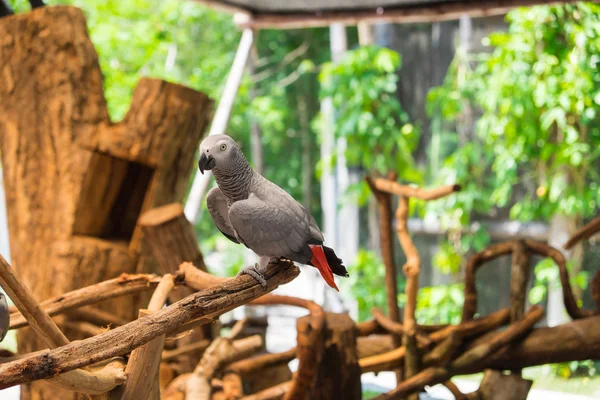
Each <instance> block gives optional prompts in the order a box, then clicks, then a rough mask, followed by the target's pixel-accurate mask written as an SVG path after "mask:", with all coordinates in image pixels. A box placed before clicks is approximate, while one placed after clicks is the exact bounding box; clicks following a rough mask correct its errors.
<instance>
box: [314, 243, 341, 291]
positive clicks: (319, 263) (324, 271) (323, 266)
mask: <svg viewBox="0 0 600 400" xmlns="http://www.w3.org/2000/svg"><path fill="white" fill-rule="evenodd" d="M310 250H311V251H312V259H311V260H310V263H311V264H312V265H314V266H315V267H317V269H318V270H319V272H320V273H321V276H322V277H323V279H325V282H327V284H328V285H329V286H330V287H332V288H334V289H335V290H337V291H338V292H339V291H340V289H338V287H337V285H336V284H335V280H334V279H333V272H332V270H331V267H330V266H329V263H328V262H327V257H326V256H325V252H324V251H323V246H319V245H310Z"/></svg>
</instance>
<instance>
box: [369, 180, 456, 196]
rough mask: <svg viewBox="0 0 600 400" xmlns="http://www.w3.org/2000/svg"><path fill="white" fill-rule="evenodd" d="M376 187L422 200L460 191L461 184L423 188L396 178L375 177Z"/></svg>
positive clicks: (397, 194) (390, 192)
mask: <svg viewBox="0 0 600 400" xmlns="http://www.w3.org/2000/svg"><path fill="white" fill-rule="evenodd" d="M373 184H374V187H375V188H376V189H377V190H379V191H381V192H384V193H389V194H394V195H396V196H400V197H413V198H415V199H421V200H436V199H440V198H442V197H445V196H448V195H449V194H451V193H454V192H458V191H460V185H447V186H440V187H438V188H435V189H421V188H415V187H413V186H406V185H401V184H399V183H398V182H395V180H390V179H383V178H375V179H374V180H373Z"/></svg>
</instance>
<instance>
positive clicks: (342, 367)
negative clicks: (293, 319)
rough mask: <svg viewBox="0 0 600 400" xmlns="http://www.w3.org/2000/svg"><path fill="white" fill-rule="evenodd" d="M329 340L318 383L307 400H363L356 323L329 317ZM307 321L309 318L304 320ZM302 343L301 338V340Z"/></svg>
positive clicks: (341, 317)
mask: <svg viewBox="0 0 600 400" xmlns="http://www.w3.org/2000/svg"><path fill="white" fill-rule="evenodd" d="M325 315H326V317H325V331H324V335H325V337H326V340H325V346H324V349H323V350H324V352H323V355H322V357H321V362H320V363H319V364H318V365H315V366H313V367H314V368H316V369H317V373H316V380H315V382H314V384H313V386H312V387H311V389H310V391H309V392H308V393H307V394H306V395H305V397H304V398H305V399H311V400H312V399H314V400H328V399H334V398H339V399H347V400H353V399H355V400H360V399H361V398H362V392H361V384H360V374H361V371H360V367H359V365H358V355H357V352H356V331H355V327H354V322H353V321H352V320H351V319H350V317H349V316H348V315H346V314H333V313H326V314H325ZM304 319H305V320H307V318H306V317H304ZM299 339H300V338H299Z"/></svg>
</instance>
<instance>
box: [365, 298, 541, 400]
mask: <svg viewBox="0 0 600 400" xmlns="http://www.w3.org/2000/svg"><path fill="white" fill-rule="evenodd" d="M543 314H544V311H543V309H542V308H541V307H539V306H534V307H532V308H531V309H530V310H529V312H528V313H527V314H526V315H525V317H524V318H523V319H521V320H519V321H517V322H515V323H514V324H512V325H511V326H510V327H508V328H507V329H506V330H504V331H503V332H500V333H499V334H498V335H496V337H495V338H494V339H493V340H491V341H490V342H488V343H484V344H481V345H479V346H477V347H474V348H472V349H470V350H468V351H467V352H466V353H464V354H463V355H462V356H460V357H458V358H457V359H456V360H455V361H453V362H452V363H451V364H450V366H449V367H448V368H439V367H430V368H426V369H424V370H423V371H421V372H419V373H418V374H416V375H414V376H412V377H410V378H408V379H406V380H405V381H404V382H401V383H400V384H399V385H398V386H397V387H396V388H395V389H393V390H392V391H390V392H388V393H385V394H382V395H380V396H377V397H376V398H375V400H392V399H401V398H402V397H404V396H406V395H408V394H410V393H414V392H415V391H417V390H419V389H421V388H423V387H424V386H425V385H434V384H437V383H442V382H444V381H446V380H448V379H449V378H450V377H451V376H453V375H456V374H459V373H462V371H467V370H472V369H480V368H482V366H483V365H484V362H485V361H486V357H488V356H489V355H490V354H492V353H493V352H495V351H496V350H498V349H499V348H501V347H503V346H505V345H507V344H508V343H510V342H512V341H514V340H516V339H518V338H520V337H522V336H523V335H524V334H525V333H527V331H529V330H531V328H532V327H533V326H534V325H535V323H536V322H537V321H539V320H540V319H541V318H542V316H543Z"/></svg>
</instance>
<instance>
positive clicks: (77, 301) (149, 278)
mask: <svg viewBox="0 0 600 400" xmlns="http://www.w3.org/2000/svg"><path fill="white" fill-rule="evenodd" d="M159 281H160V277H158V276H156V275H151V274H148V275H146V274H138V275H131V274H122V275H121V276H120V277H118V278H115V279H110V280H107V281H104V282H100V283H96V284H95V285H91V286H87V287H85V288H81V289H77V290H73V291H72V292H68V293H65V294H63V295H61V296H57V297H54V298H51V299H48V300H45V301H43V302H41V303H40V306H41V307H42V308H43V309H44V311H45V312H46V313H48V314H49V315H51V316H52V315H57V314H60V313H63V312H65V311H69V310H72V309H75V308H78V307H82V306H87V305H90V304H96V303H99V302H101V301H104V300H107V299H112V298H114V297H119V296H124V295H127V294H133V293H139V292H143V291H147V290H152V289H153V288H154V287H155V286H156V285H158V282H159ZM13 310H14V311H16V309H13ZM13 310H11V313H12V314H11V316H10V322H11V323H10V328H11V329H18V328H21V327H24V326H26V325H27V321H26V319H25V318H23V316H22V315H19V313H16V312H13Z"/></svg>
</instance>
